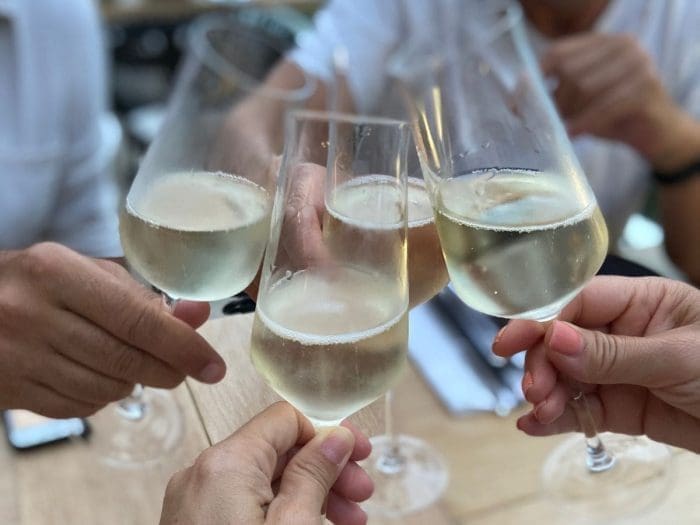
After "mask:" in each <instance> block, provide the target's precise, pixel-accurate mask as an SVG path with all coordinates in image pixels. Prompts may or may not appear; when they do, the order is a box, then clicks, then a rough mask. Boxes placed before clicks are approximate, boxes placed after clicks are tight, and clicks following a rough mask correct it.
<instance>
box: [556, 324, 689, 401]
mask: <svg viewBox="0 0 700 525" xmlns="http://www.w3.org/2000/svg"><path fill="white" fill-rule="evenodd" d="M692 341H693V337H692V335H690V334H686V333H685V330H683V329H677V330H674V331H673V332H666V333H665V334H664V336H663V337H662V338H659V337H656V336H653V335H652V336H647V337H631V336H618V335H609V334H604V333H602V332H598V331H590V330H585V329H582V328H578V327H576V326H574V325H571V324H568V323H564V322H561V321H554V322H553V323H552V325H551V327H550V329H549V330H548V331H547V335H546V336H545V344H546V345H547V356H548V357H549V359H550V360H551V361H552V363H553V364H554V366H555V367H556V368H557V369H558V370H559V371H560V372H561V373H563V374H565V375H567V376H569V377H571V378H573V379H575V380H576V381H579V382H582V383H597V384H626V385H640V386H645V387H648V388H662V387H668V386H673V385H678V384H681V383H682V382H685V381H692V380H693V379H695V378H697V377H698V374H700V360H698V359H697V358H695V352H694V348H693V346H694V345H693V343H692ZM661 352H663V358H662V357H661Z"/></svg>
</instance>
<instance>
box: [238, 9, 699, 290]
mask: <svg viewBox="0 0 700 525" xmlns="http://www.w3.org/2000/svg"><path fill="white" fill-rule="evenodd" d="M478 2H479V0H467V1H466V2H461V3H460V2H459V0H440V1H438V2H411V1H404V0H387V1H382V2H375V1H373V0H353V1H350V0H331V1H330V2H329V3H328V4H327V6H325V7H324V8H323V9H322V10H321V11H320V12H319V13H318V14H317V16H316V18H315V27H314V30H313V31H311V32H309V33H306V34H304V35H302V36H301V38H300V40H299V46H298V48H297V49H296V50H294V51H293V52H292V53H291V54H290V55H289V56H288V58H287V60H286V61H285V62H283V63H282V64H280V65H278V66H277V68H276V69H275V71H273V72H272V74H271V75H270V77H269V80H268V82H269V83H270V84H272V85H278V86H287V85H290V84H292V83H294V82H298V77H299V75H300V71H301V70H304V71H306V72H307V73H310V74H313V75H315V76H317V77H319V78H320V79H321V80H322V83H321V86H320V89H319V90H318V92H317V93H316V95H315V96H314V98H313V100H312V105H314V106H315V107H317V108H322V107H325V105H326V96H327V95H328V93H329V92H333V93H335V95H334V96H336V97H339V98H340V100H341V102H340V104H338V105H337V106H338V107H341V108H343V109H354V110H355V111H357V112H359V113H369V114H372V113H382V114H386V113H392V112H393V113H395V112H396V110H397V108H398V106H399V101H398V100H397V97H396V95H395V93H394V92H393V90H392V87H391V85H392V81H391V79H390V78H389V76H388V75H387V71H386V65H387V62H388V61H389V59H390V57H392V56H393V54H394V53H396V52H397V51H399V50H401V49H402V48H405V47H406V46H407V45H409V43H411V42H422V43H427V44H428V45H432V47H433V48H436V49H439V47H440V45H441V42H443V41H444V34H442V33H441V30H440V28H441V27H445V23H446V22H445V21H446V20H450V22H451V23H453V20H451V18H452V19H453V18H454V17H455V16H461V14H462V13H468V12H469V9H468V8H469V4H470V3H472V4H474V5H476V4H477V3H478ZM520 4H521V6H522V8H523V12H524V15H525V17H526V28H527V31H528V33H529V37H530V42H531V44H532V46H533V48H534V50H535V52H536V54H537V55H538V56H539V58H540V61H541V67H542V71H543V74H544V75H545V76H546V77H548V78H549V79H550V82H551V84H552V85H553V86H555V87H554V88H553V93H552V95H553V98H554V101H555V103H556V105H557V107H558V109H559V112H560V114H561V116H562V118H563V119H564V121H565V124H566V126H567V129H568V131H569V134H570V136H571V137H572V139H573V142H574V147H575V150H576V153H577V155H578V157H579V160H580V161H581V164H582V166H583V168H584V171H585V173H586V175H587V177H588V180H589V182H590V184H591V186H592V188H593V190H594V192H595V194H596V196H597V198H598V202H599V204H600V207H601V209H602V211H603V213H604V215H605V218H606V221H607V224H608V229H609V231H610V237H611V247H612V249H613V250H614V249H615V246H616V242H617V239H618V238H619V236H620V234H621V233H622V229H623V227H624V226H625V224H626V222H627V220H628V219H629V217H630V215H631V214H632V213H633V212H635V211H639V210H640V209H641V208H642V207H643V205H644V203H645V201H646V199H647V195H648V191H649V189H650V188H651V186H652V183H654V182H656V189H657V192H658V198H659V208H660V220H661V222H662V225H663V228H664V232H665V243H666V250H667V252H668V254H669V255H670V257H671V259H672V260H673V261H674V262H675V263H676V264H677V266H678V267H679V268H680V269H681V270H682V271H683V272H685V274H686V275H687V276H688V278H689V279H690V280H691V281H692V282H695V283H700V205H698V203H700V176H698V175H700V32H698V30H697V28H698V27H700V3H698V2H695V1H693V0H669V1H666V2H639V1H637V0H520ZM465 7H466V10H465ZM464 27H465V28H468V21H467V20H465V21H464ZM338 49H343V50H345V51H346V52H347V60H346V61H344V63H343V65H344V66H345V67H344V69H343V75H344V78H343V80H345V81H346V84H345V85H343V86H341V88H340V89H336V88H335V87H334V83H335V82H336V75H335V74H334V72H335V68H336V67H337V63H336V62H337V61H335V60H334V55H335V56H336V57H337V50H338ZM249 111H250V112H251V113H254V114H256V115H261V114H264V113H265V111H264V108H252V107H251V108H250V109H249ZM394 116H396V115H395V114H394ZM259 120H263V121H264V118H263V119H259Z"/></svg>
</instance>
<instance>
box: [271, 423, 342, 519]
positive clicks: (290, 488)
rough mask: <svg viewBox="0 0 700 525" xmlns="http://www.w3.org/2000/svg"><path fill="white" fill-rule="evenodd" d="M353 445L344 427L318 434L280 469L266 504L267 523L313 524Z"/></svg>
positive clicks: (325, 430)
mask: <svg viewBox="0 0 700 525" xmlns="http://www.w3.org/2000/svg"><path fill="white" fill-rule="evenodd" d="M354 445H355V437H354V436H353V434H352V432H350V430H348V429H347V428H344V427H334V428H332V429H324V430H320V431H319V432H318V433H317V434H316V436H315V437H314V438H313V439H312V440H311V441H309V442H308V443H307V444H306V445H304V447H303V448H302V449H301V450H300V451H299V452H298V453H297V454H296V455H295V456H294V458H292V460H291V461H290V462H289V464H288V465H287V467H286V468H285V469H284V473H283V474H282V479H281V483H280V488H279V492H278V494H277V497H276V498H275V499H274V500H273V502H272V503H271V504H270V508H269V510H268V514H267V515H268V519H270V521H271V522H272V523H277V521H276V519H279V518H284V519H283V520H280V522H283V523H304V524H305V523H315V522H317V521H318V519H319V517H320V516H321V509H322V507H323V504H324V502H325V500H326V497H327V496H328V492H329V491H330V490H331V487H332V486H333V484H334V483H335V481H336V479H337V478H338V475H339V474H340V471H341V470H343V467H344V466H345V464H346V463H347V462H348V459H349V458H350V454H351V452H352V450H353V447H354Z"/></svg>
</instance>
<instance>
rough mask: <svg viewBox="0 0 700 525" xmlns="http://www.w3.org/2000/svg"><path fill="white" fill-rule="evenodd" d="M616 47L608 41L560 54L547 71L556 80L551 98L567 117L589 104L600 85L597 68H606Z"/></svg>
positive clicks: (613, 55)
mask: <svg viewBox="0 0 700 525" xmlns="http://www.w3.org/2000/svg"><path fill="white" fill-rule="evenodd" d="M615 57H616V53H615V47H614V46H612V45H610V44H609V43H607V44H605V45H602V46H598V45H597V46H594V47H589V48H587V49H585V50H581V51H580V52H578V53H577V54H570V55H566V56H562V57H561V59H560V60H559V61H558V62H557V63H556V65H555V66H553V67H551V68H550V74H553V75H554V76H556V78H557V80H558V84H557V88H556V89H555V91H554V101H555V103H556V105H557V108H558V109H559V112H560V113H561V115H562V116H564V117H570V116H571V115H574V114H576V113H579V112H580V111H581V108H585V107H586V106H587V105H588V104H590V102H591V100H592V99H593V98H594V97H595V95H596V93H597V92H598V91H599V90H600V89H601V86H600V85H599V83H598V81H599V79H600V76H599V71H600V69H601V68H602V69H605V70H606V71H608V67H607V63H608V62H610V61H611V60H613V61H614V59H615Z"/></svg>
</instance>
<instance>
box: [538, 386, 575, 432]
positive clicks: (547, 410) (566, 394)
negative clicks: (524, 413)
mask: <svg viewBox="0 0 700 525" xmlns="http://www.w3.org/2000/svg"><path fill="white" fill-rule="evenodd" d="M570 400H571V387H569V385H566V384H564V383H562V382H559V383H557V384H556V385H555V386H554V388H553V389H552V391H551V392H550V393H549V395H547V397H546V398H545V399H543V400H542V401H540V402H539V403H538V404H537V405H536V406H535V408H534V409H533V411H532V413H533V415H534V416H535V419H537V421H538V422H539V423H542V424H543V425H547V424H549V423H552V422H553V421H555V420H556V419H558V418H559V417H561V415H562V414H563V413H564V410H565V409H566V405H567V403H568V402H569V401H570Z"/></svg>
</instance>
